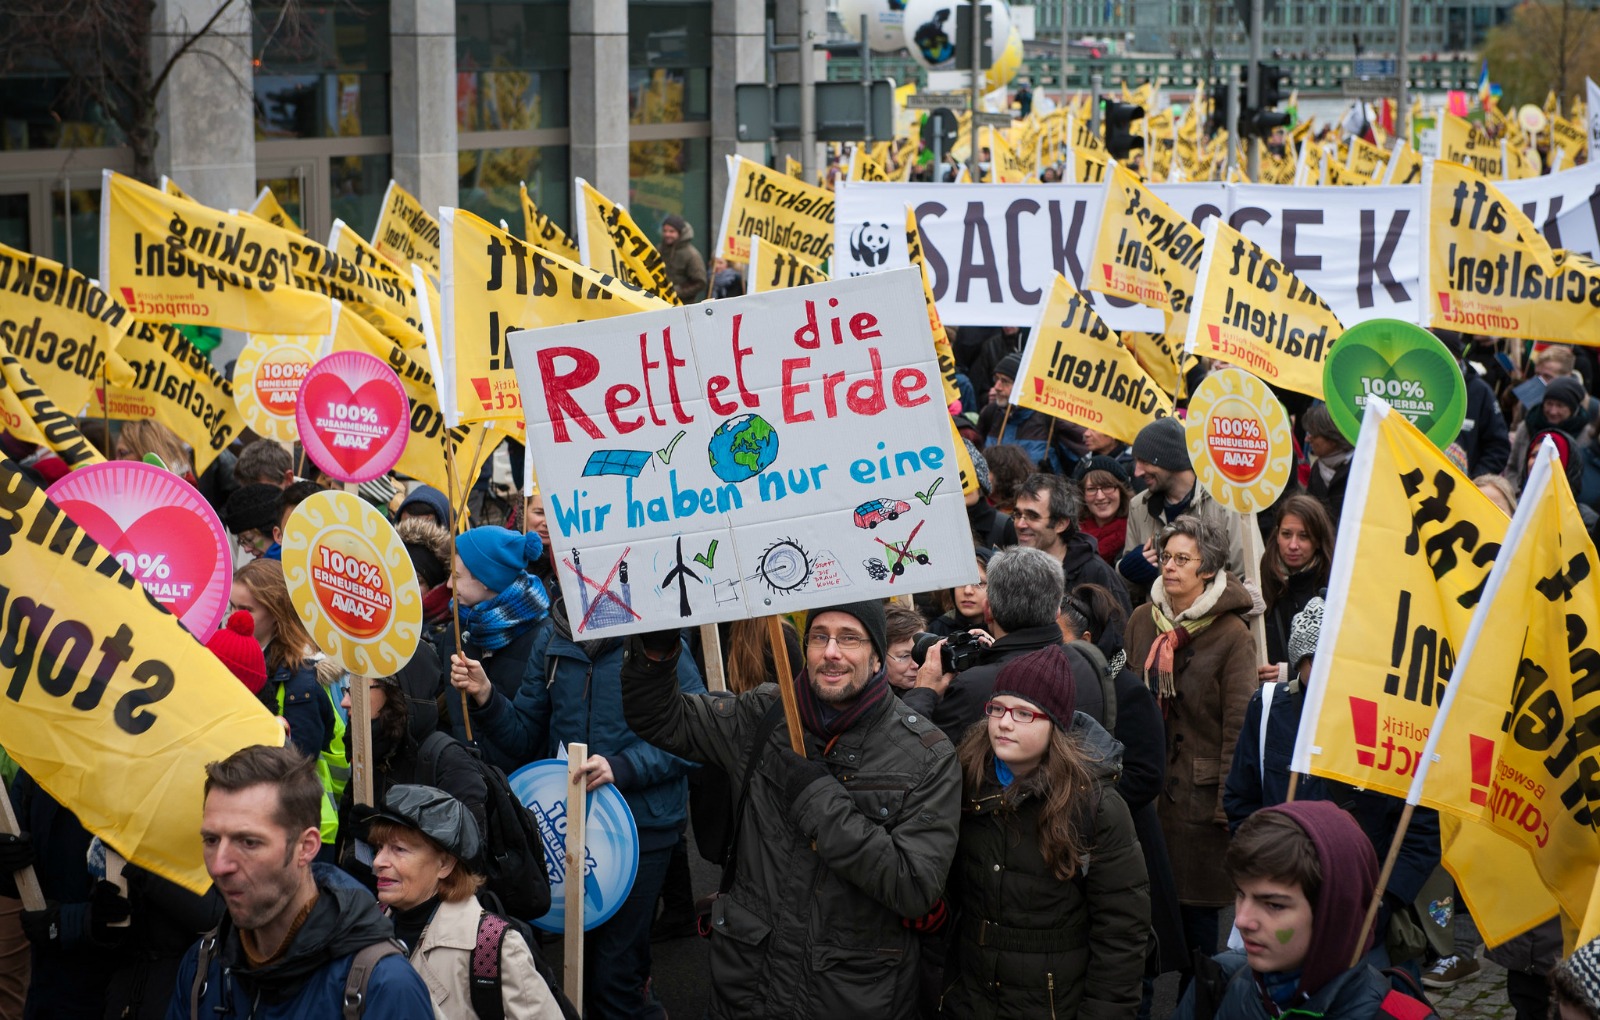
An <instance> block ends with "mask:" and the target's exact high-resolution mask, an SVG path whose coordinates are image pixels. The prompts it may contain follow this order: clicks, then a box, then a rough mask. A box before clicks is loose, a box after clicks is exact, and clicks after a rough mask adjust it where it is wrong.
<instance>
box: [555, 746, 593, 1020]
mask: <svg viewBox="0 0 1600 1020" xmlns="http://www.w3.org/2000/svg"><path fill="white" fill-rule="evenodd" d="M588 759H589V745H588V744H568V745H567V855H566V865H567V866H566V872H565V873H566V881H565V883H564V884H563V887H562V888H563V889H564V890H565V892H566V914H565V917H566V928H567V930H566V942H565V944H564V947H563V949H564V951H563V953H562V959H561V972H562V973H561V984H562V987H563V988H564V989H565V991H566V993H567V998H568V999H570V1000H572V1003H573V1005H575V1006H577V1007H578V1008H579V1009H582V1008H583V861H584V857H585V856H586V853H585V846H586V845H587V835H588V833H587V831H586V830H587V824H586V819H585V817H584V809H585V807H586V806H587V802H586V798H587V796H588V792H587V791H586V790H585V789H584V787H585V786H587V785H588V777H587V774H586V773H585V772H584V771H583V763H584V762H585V761H587V760H588Z"/></svg>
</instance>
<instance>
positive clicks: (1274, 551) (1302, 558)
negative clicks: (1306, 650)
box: [1260, 493, 1333, 683]
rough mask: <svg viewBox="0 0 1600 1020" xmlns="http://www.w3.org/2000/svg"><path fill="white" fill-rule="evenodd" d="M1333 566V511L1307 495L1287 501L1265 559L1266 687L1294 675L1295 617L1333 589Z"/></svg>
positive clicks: (1263, 576)
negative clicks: (1291, 651)
mask: <svg viewBox="0 0 1600 1020" xmlns="http://www.w3.org/2000/svg"><path fill="white" fill-rule="evenodd" d="M1332 565H1333V521H1331V520H1329V519H1328V512H1327V511H1326V510H1324V509H1323V508H1322V504H1321V503H1319V502H1317V501H1316V500H1315V499H1313V498H1312V497H1310V496H1307V495H1305V494H1304V493H1296V494H1295V495H1293V496H1290V497H1289V498H1288V499H1286V500H1284V501H1283V507H1282V509H1280V510H1279V511H1278V525H1277V527H1275V528H1273V529H1272V540H1271V541H1270V542H1268V543H1267V552H1266V555H1264V556H1263V557H1262V558H1261V600H1262V601H1263V602H1265V603H1266V605H1267V612H1266V616H1265V618H1264V620H1263V622H1264V623H1265V624H1266V630H1267V665H1265V666H1262V667H1261V668H1260V677H1261V681H1262V683H1281V682H1283V681H1285V680H1288V679H1289V674H1290V673H1292V672H1293V671H1294V664H1293V663H1288V664H1287V665H1285V663H1286V662H1287V656H1288V649H1289V631H1290V628H1291V627H1292V626H1293V624H1294V617H1295V614H1296V613H1298V612H1300V610H1302V609H1304V608H1305V607H1306V603H1308V602H1310V601H1311V600H1312V599H1314V598H1316V597H1317V596H1318V595H1320V594H1322V591H1323V589H1325V588H1327V587H1328V571H1329V570H1330V569H1331V568H1332Z"/></svg>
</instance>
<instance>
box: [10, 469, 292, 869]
mask: <svg viewBox="0 0 1600 1020" xmlns="http://www.w3.org/2000/svg"><path fill="white" fill-rule="evenodd" d="M0 536H5V537H4V539H3V540H0V542H3V547H4V553H5V554H4V555H3V556H0V611H3V612H4V615H5V616H6V618H7V619H8V620H9V621H10V625H9V627H8V629H7V632H6V642H5V655H6V666H7V667H8V670H7V676H8V678H9V683H8V686H7V689H6V693H7V695H8V697H9V699H10V700H9V701H8V703H7V704H6V708H5V711H4V712H0V744H3V745H4V746H5V749H6V753H8V754H9V755H10V756H11V757H12V758H14V759H16V761H17V763H18V764H19V765H21V766H22V767H23V768H25V769H27V771H28V775H30V776H32V777H33V778H34V779H35V780H36V781H37V782H38V783H39V785H40V786H41V787H43V788H44V790H45V791H46V792H47V793H49V794H50V796H52V797H54V798H55V799H56V800H58V801H60V802H61V804H62V805H63V806H64V807H66V808H67V809H68V810H70V811H71V812H72V813H73V814H74V815H75V816H77V819H78V821H79V822H81V823H82V824H83V827H84V828H85V829H88V830H89V831H90V832H92V833H94V834H95V835H97V836H100V837H101V838H102V839H104V840H105V841H106V843H107V844H109V845H110V846H112V847H114V848H115V849H116V850H117V851H118V852H119V853H121V854H122V855H123V856H124V857H126V858H127V859H128V860H130V861H133V862H134V863H135V864H138V865H139V866H140V867H143V868H146V869H148V870H150V871H152V872H154V873H156V874H158V875H160V876H161V877H163V878H165V879H168V880H169V881H172V882H176V883H177V884H178V885H181V886H183V887H184V888H186V889H188V890H190V891H191V892H194V893H197V894H198V893H204V892H205V891H206V889H207V888H208V887H209V886H210V885H211V878H210V876H209V875H207V874H206V869H205V863H204V861H203V860H202V857H201V846H200V813H201V808H202V806H203V804H204V797H203V784H204V783H205V778H206V777H205V766H206V763H207V762H212V761H218V760H220V759H222V758H226V757H227V756H228V755H230V754H232V753H233V752H234V751H237V750H239V749H240V748H242V747H247V746H250V745H252V744H270V745H281V744H282V743H283V742H284V736H283V728H282V727H281V726H280V725H279V724H278V721H277V720H276V719H274V718H273V717H272V715H271V714H270V713H269V712H268V711H267V710H266V709H265V708H263V707H262V705H261V702H260V701H259V700H257V698H256V697H255V695H253V694H251V693H250V692H249V690H247V689H246V688H245V686H244V685H243V684H241V683H239V681H238V680H236V679H235V678H234V676H233V674H232V673H230V672H229V671H228V669H227V667H226V666H224V665H223V664H222V661H221V660H220V659H218V658H217V657H216V656H215V655H213V654H212V653H211V652H210V651H209V650H207V648H206V646H205V645H202V644H201V643H200V642H199V641H196V640H195V639H194V637H193V636H191V635H190V634H189V632H188V631H186V630H184V629H183V625H182V624H181V623H179V622H178V618H177V617H175V616H173V615H172V614H171V613H169V612H167V611H166V610H164V609H162V608H160V607H158V605H157V604H156V603H155V601H154V600H153V599H151V598H150V597H149V596H148V595H146V594H145V592H144V590H143V589H142V588H141V587H140V586H139V584H138V582H137V581H135V580H134V579H133V577H132V576H131V575H130V574H128V573H127V572H126V571H125V570H123V569H122V568H121V567H120V566H118V564H117V561H116V559H115V558H114V557H113V556H112V554H111V552H110V551H109V550H107V549H104V548H102V547H100V546H99V545H96V544H95V542H94V540H93V539H91V538H89V536H88V534H87V533H85V532H84V531H83V530H82V529H81V528H79V526H78V525H77V524H76V523H75V522H74V521H73V520H72V519H71V518H70V517H68V516H67V515H66V514H64V513H62V512H61V510H60V509H59V508H58V507H57V506H56V505H55V504H54V503H52V502H50V501H49V500H48V499H47V498H46V497H45V493H44V490H43V489H42V488H39V487H37V486H35V485H34V484H33V483H32V482H30V481H29V480H28V479H27V478H26V477H25V476H24V475H23V474H22V473H21V472H20V471H19V470H18V469H17V468H16V466H15V465H13V464H11V463H10V462H9V461H0Z"/></svg>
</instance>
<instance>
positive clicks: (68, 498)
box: [47, 460, 233, 641]
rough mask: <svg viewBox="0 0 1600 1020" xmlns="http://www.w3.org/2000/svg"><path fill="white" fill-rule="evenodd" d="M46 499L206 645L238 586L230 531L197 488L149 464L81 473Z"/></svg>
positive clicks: (121, 463)
mask: <svg viewBox="0 0 1600 1020" xmlns="http://www.w3.org/2000/svg"><path fill="white" fill-rule="evenodd" d="M47 495H48V496H49V497H50V499H51V501H52V502H54V503H55V504H56V505H57V506H59V507H60V508H61V509H62V511H63V512H65V513H66V515H67V516H68V517H70V518H72V520H73V521H75V522H76V523H77V525H78V526H79V527H80V528H82V529H83V530H84V531H85V532H87V533H88V535H89V537H90V538H92V539H94V540H95V541H96V542H97V543H99V544H100V545H101V546H103V547H105V548H106V549H107V550H109V551H110V552H111V554H112V555H113V556H114V557H116V560H117V562H118V563H119V564H121V565H122V569H124V570H126V571H127V572H128V573H130V574H132V575H133V577H134V580H136V581H138V582H139V584H140V585H141V586H143V588H144V590H145V591H146V592H148V593H149V594H150V597H151V598H153V599H155V600H156V601H157V602H159V603H161V605H162V606H164V607H166V609H167V610H169V611H170V612H171V613H172V614H173V615H174V616H176V617H177V618H178V619H179V621H180V622H182V624H183V625H184V626H185V627H186V628H188V630H189V633H191V634H193V635H194V636H195V637H197V638H199V639H200V640H201V641H204V640H206V639H207V638H209V637H210V636H211V634H212V632H213V631H215V630H216V629H217V624H219V623H221V622H222V617H223V613H224V612H225V611H226V610H227V607H228V593H229V589H230V587H231V585H232V581H233V569H232V567H233V563H232V561H231V559H230V558H229V554H228V533H227V532H226V531H224V530H223V527H222V521H221V520H219V519H218V518H217V512H216V511H215V510H213V509H211V504H209V503H207V502H206V501H205V499H204V498H202V497H201V495H200V493H198V492H196V491H195V489H194V486H192V485H190V484H189V483H188V482H185V481H184V480H183V479H182V478H179V477H178V476H177V475H175V474H173V473H172V472H170V471H163V470H162V469H161V468H158V467H155V466H153V465H151V464H141V463H137V462H135V461H126V460H114V461H108V462H106V463H104V464H95V465H91V466H89V467H83V468H79V469H78V470H76V471H73V472H72V473H71V474H69V475H67V476H66V477H65V478H63V479H61V480H60V481H58V482H56V483H55V484H54V485H52V486H50V488H49V490H48V492H47Z"/></svg>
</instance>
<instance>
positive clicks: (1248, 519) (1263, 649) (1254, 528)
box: [1239, 510, 1267, 666]
mask: <svg viewBox="0 0 1600 1020" xmlns="http://www.w3.org/2000/svg"><path fill="white" fill-rule="evenodd" d="M1239 527H1240V528H1241V529H1242V531H1243V534H1241V535H1240V540H1241V541H1240V544H1241V545H1242V546H1243V548H1244V573H1245V577H1246V578H1247V579H1249V581H1250V582H1251V583H1252V584H1254V585H1255V586H1256V591H1260V590H1261V557H1262V555H1263V554H1265V552H1266V548H1265V546H1263V545H1262V542H1261V525H1260V523H1259V522H1258V521H1257V515H1256V512H1255V511H1254V510H1252V511H1250V512H1249V513H1247V514H1245V515H1243V517H1242V518H1241V519H1240V521H1239ZM1250 636H1251V637H1253V638H1255V641H1256V665H1258V666H1265V665H1267V619H1266V614H1265V613H1263V614H1262V615H1260V616H1252V617H1250Z"/></svg>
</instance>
